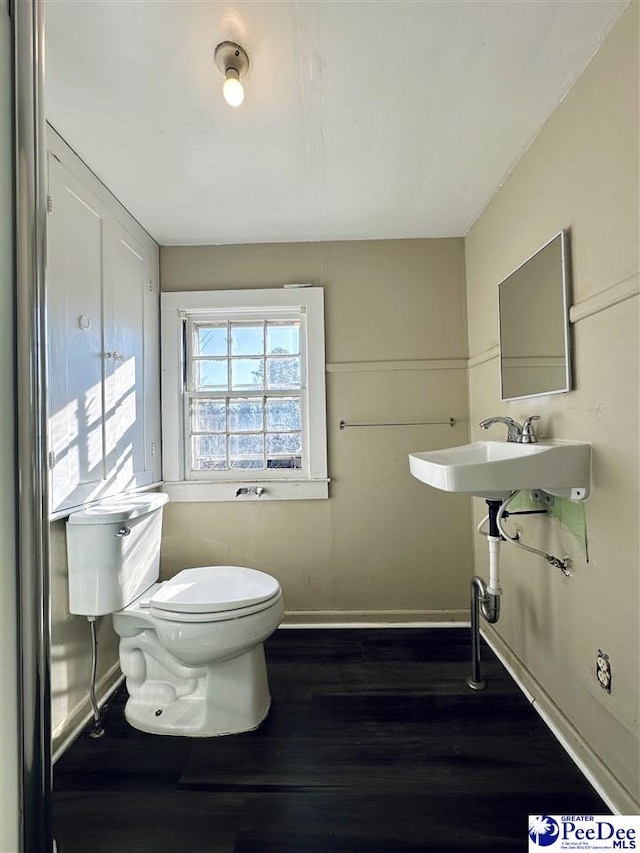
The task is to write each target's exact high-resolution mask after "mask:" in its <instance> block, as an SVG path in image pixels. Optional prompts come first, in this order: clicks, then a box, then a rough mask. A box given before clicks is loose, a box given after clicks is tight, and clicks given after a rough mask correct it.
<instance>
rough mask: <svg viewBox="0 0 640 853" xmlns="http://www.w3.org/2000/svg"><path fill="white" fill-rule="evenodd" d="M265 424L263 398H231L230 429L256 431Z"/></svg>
mask: <svg viewBox="0 0 640 853" xmlns="http://www.w3.org/2000/svg"><path fill="white" fill-rule="evenodd" d="M263 426H264V413H263V403H262V400H243V399H241V398H236V399H231V400H229V431H230V432H255V431H256V430H262V429H263Z"/></svg>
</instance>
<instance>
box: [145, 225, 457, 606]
mask: <svg viewBox="0 0 640 853" xmlns="http://www.w3.org/2000/svg"><path fill="white" fill-rule="evenodd" d="M160 271H161V282H162V289H163V290H164V291H176V290H199V289H207V288H212V289H221V288H245V287H265V286H279V285H281V284H286V283H295V282H298V283H300V282H309V283H312V284H316V285H322V286H323V287H324V288H325V302H326V311H325V315H326V339H327V345H326V350H327V399H328V403H327V408H328V415H327V425H328V442H329V448H328V449H329V475H330V477H331V485H330V499H329V500H328V501H284V502H269V503H265V504H262V503H258V502H252V503H245V504H235V503H173V504H170V505H169V506H168V507H167V508H166V510H165V525H164V536H163V552H162V573H163V576H164V577H168V576H171V575H173V574H174V573H175V572H177V571H178V570H180V569H181V568H183V567H185V566H195V565H207V564H216V563H225V562H228V563H237V564H240V565H248V566H253V567H256V568H259V569H263V570H265V571H267V572H269V573H271V574H273V575H274V576H275V577H277V578H278V579H279V580H280V582H281V584H282V586H283V590H284V596H285V603H286V609H287V611H288V613H289V614H296V613H297V614H298V616H299V615H300V612H301V611H302V612H307V611H314V612H315V615H318V614H319V612H321V613H323V614H324V615H325V616H326V614H327V612H334V611H338V612H339V613H344V614H345V615H347V616H348V617H349V618H351V619H353V618H356V614H357V613H362V612H363V611H364V612H366V613H367V614H369V615H370V616H371V617H376V618H388V619H394V618H400V619H406V618H411V616H412V615H416V616H419V617H426V618H436V619H438V618H448V617H459V616H460V615H461V611H464V610H466V609H467V608H468V583H469V577H470V568H471V545H470V536H469V525H470V506H469V502H468V500H466V499H465V498H461V497H457V496H443V495H440V494H438V493H436V492H434V491H433V490H431V489H428V488H427V487H425V486H424V485H422V484H420V483H419V482H418V481H416V480H414V479H413V478H412V477H411V476H410V474H409V470H408V460H407V454H408V453H409V452H410V451H411V450H426V449H428V448H437V447H446V446H448V445H450V444H462V443H464V442H465V441H466V439H467V436H468V423H467V416H466V411H467V378H466V375H467V371H466V356H467V344H466V334H467V333H466V314H465V296H464V281H465V279H464V249H463V241H462V240H393V241H375V242H343V243H325V244H320V243H313V244H273V245H252V246H225V247H165V248H163V249H162V250H161V258H160ZM450 416H453V417H454V418H455V419H456V421H457V424H456V426H455V427H454V428H453V429H451V428H450V427H449V426H419V427H384V428H377V429H376V428H374V427H372V428H359V429H358V428H354V429H346V430H340V429H339V427H338V424H339V421H340V420H346V421H396V420H397V421H414V420H417V421H423V420H426V421H430V420H436V421H441V420H443V419H444V420H446V419H448V418H449V417H450ZM394 611H401V613H400V614H397V613H394ZM290 618H291V615H290Z"/></svg>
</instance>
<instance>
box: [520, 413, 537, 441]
mask: <svg viewBox="0 0 640 853" xmlns="http://www.w3.org/2000/svg"><path fill="white" fill-rule="evenodd" d="M539 420H540V415H529V417H528V418H527V419H526V420H525V422H524V423H523V424H522V437H521V438H520V441H521V443H522V444H535V443H536V442H537V440H538V436H537V435H536V430H535V427H534V425H533V421H539Z"/></svg>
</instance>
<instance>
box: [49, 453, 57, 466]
mask: <svg viewBox="0 0 640 853" xmlns="http://www.w3.org/2000/svg"><path fill="white" fill-rule="evenodd" d="M55 467H56V452H55V450H50V451H49V470H53V469H54V468H55Z"/></svg>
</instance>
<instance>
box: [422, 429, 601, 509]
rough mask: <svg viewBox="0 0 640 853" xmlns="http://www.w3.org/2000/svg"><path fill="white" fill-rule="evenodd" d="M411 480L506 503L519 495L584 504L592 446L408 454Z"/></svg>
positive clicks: (481, 447)
mask: <svg viewBox="0 0 640 853" xmlns="http://www.w3.org/2000/svg"><path fill="white" fill-rule="evenodd" d="M409 468H410V470H411V473H412V474H413V476H414V477H416V478H417V479H418V480H421V481H422V482H423V483H427V485H429V486H433V487H434V488H436V489H442V490H443V491H445V492H459V493H461V494H465V495H475V496H476V497H479V498H485V499H488V500H504V499H505V498H507V497H509V495H510V494H511V492H513V491H516V490H520V489H542V490H543V491H545V492H549V493H550V494H552V495H557V496H558V497H563V498H572V499H573V500H585V499H586V498H587V497H588V496H589V490H590V484H591V445H590V444H589V443H588V442H586V441H561V440H559V439H553V440H551V439H550V440H546V441H538V442H536V443H534V444H519V443H517V442H512V441H476V442H474V443H473V444H464V445H462V446H461V447H449V448H447V449H446V450H429V451H426V452H424V453H410V454H409Z"/></svg>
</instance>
